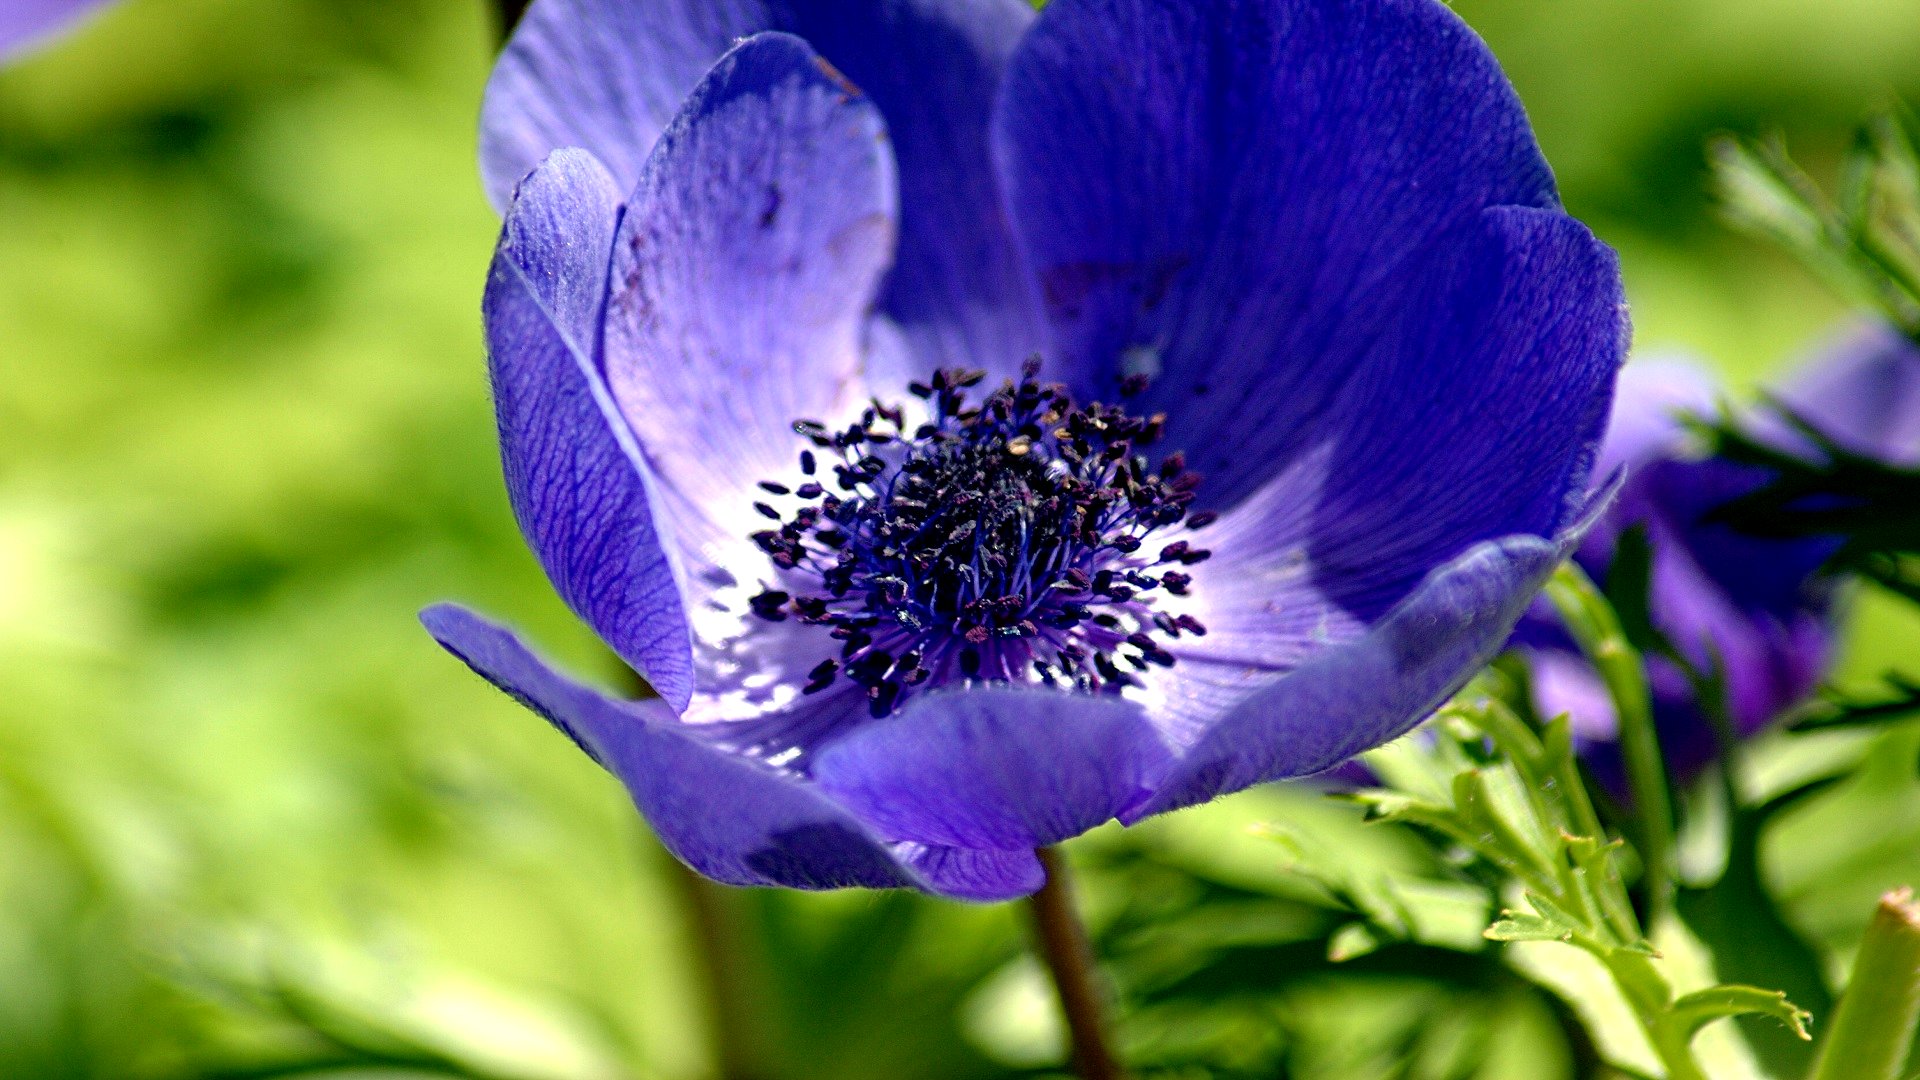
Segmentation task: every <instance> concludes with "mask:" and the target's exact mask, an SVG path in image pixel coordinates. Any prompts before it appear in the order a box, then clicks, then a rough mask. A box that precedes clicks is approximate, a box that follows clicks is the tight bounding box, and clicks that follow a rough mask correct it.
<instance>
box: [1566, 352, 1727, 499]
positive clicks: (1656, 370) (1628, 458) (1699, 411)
mask: <svg viewBox="0 0 1920 1080" xmlns="http://www.w3.org/2000/svg"><path fill="white" fill-rule="evenodd" d="M1719 405H1720V391H1719V388H1718V387H1717V386H1716V385H1715V383H1714V380H1713V376H1712V375H1710V374H1708V373H1707V372H1706V371H1704V370H1703V369H1701V368H1700V367H1698V366H1696V365H1694V364H1691V363H1687V362H1685V361H1680V360H1658V359H1653V360H1649V359H1636V360H1634V361H1633V362H1632V363H1629V364H1628V365H1627V366H1626V367H1623V368H1621V369H1620V378H1619V381H1618V382H1616V383H1615V384H1614V388H1613V413H1612V415H1611V416H1610V417H1608V419H1607V434H1606V438H1605V439H1604V440H1602V442H1601V444H1600V457H1599V460H1597V461H1596V462H1595V463H1594V468H1593V472H1594V475H1595V476H1609V475H1611V474H1612V473H1613V471H1614V470H1615V469H1620V468H1626V469H1627V470H1629V471H1632V470H1634V469H1638V468H1640V467H1642V466H1644V465H1646V464H1648V463H1650V462H1653V461H1656V460H1658V459H1660V458H1664V457H1671V456H1673V455H1674V454H1676V453H1679V452H1681V451H1682V450H1683V449H1684V447H1685V443H1686V438H1687V429H1686V426H1685V425H1684V424H1682V423H1681V418H1682V417H1685V416H1700V417H1706V418H1712V417H1713V416H1714V415H1715V414H1716V413H1717V412H1718V411H1719Z"/></svg>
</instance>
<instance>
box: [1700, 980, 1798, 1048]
mask: <svg viewBox="0 0 1920 1080" xmlns="http://www.w3.org/2000/svg"><path fill="white" fill-rule="evenodd" d="M1735 1016H1771V1017H1773V1018H1774V1019H1775V1020H1778V1021H1780V1022H1781V1023H1782V1024H1785V1025H1786V1026H1787V1027H1788V1028H1789V1029H1791V1030H1792V1032H1793V1033H1794V1034H1795V1035H1797V1036H1799V1037H1800V1038H1802V1039H1808V1040H1811V1039H1812V1038H1813V1036H1812V1034H1810V1033H1809V1032H1808V1031H1807V1021H1809V1020H1812V1019H1813V1014H1812V1013H1810V1012H1808V1011H1806V1010H1805V1009H1802V1008H1801V1007H1800V1006H1798V1005H1795V1004H1794V1003H1793V1002H1791V1001H1788V1000H1787V995H1786V994H1785V993H1783V992H1781V991H1779V990H1762V989H1760V988H1759V987H1757V986H1715V987H1711V988H1709V989H1706V990H1696V991H1694V992H1693V993H1691V994H1687V995H1686V996H1684V997H1682V998H1681V999H1680V1000H1678V1001H1676V1002H1674V1003H1673V1018H1674V1020H1675V1021H1676V1022H1677V1023H1679V1024H1680V1025H1681V1026H1682V1028H1683V1029H1684V1030H1685V1031H1686V1032H1687V1034H1689V1035H1691V1034H1693V1033H1694V1032H1696V1031H1699V1030H1700V1029H1701V1028H1703V1027H1705V1026H1706V1025H1708V1024H1711V1023H1713V1022H1714V1021H1715V1020H1724V1019H1727V1018H1729V1017H1735Z"/></svg>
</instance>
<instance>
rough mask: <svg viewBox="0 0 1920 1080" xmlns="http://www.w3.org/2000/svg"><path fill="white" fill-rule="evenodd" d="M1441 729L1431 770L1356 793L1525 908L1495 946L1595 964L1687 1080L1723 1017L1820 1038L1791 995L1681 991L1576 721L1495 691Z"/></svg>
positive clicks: (1377, 908) (1371, 912) (1494, 931)
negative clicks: (1535, 722)
mask: <svg viewBox="0 0 1920 1080" xmlns="http://www.w3.org/2000/svg"><path fill="white" fill-rule="evenodd" d="M1428 731H1429V734H1430V739H1431V743H1432V745H1431V747H1430V748H1429V749H1427V750H1426V751H1424V752H1423V753H1422V755H1421V759H1422V760H1420V761H1419V764H1420V765H1421V766H1423V768H1422V769H1421V772H1420V773H1419V774H1417V775H1411V774H1409V770H1408V768H1407V767H1406V765H1405V764H1403V766H1402V768H1400V769H1397V770H1392V771H1389V772H1388V776H1389V777H1393V776H1394V775H1395V773H1398V779H1397V780H1395V779H1389V781H1388V786H1387V787H1384V788H1378V789H1370V790H1364V791H1360V792H1357V793H1355V794H1354V795H1353V796H1352V797H1353V798H1354V799H1355V800H1356V801H1357V802H1359V803H1361V804H1362V805H1364V806H1365V807H1367V809H1368V811H1369V814H1370V816H1371V817H1372V818H1373V819H1375V820H1379V821H1386V822H1398V823H1404V824H1410V825H1413V826H1416V827H1418V828H1419V829H1421V830H1423V831H1424V832H1426V833H1428V834H1430V835H1431V836H1433V837H1434V838H1435V840H1436V842H1437V843H1439V844H1442V845H1444V846H1445V847H1447V848H1449V849H1453V850H1457V851H1459V852H1460V853H1461V854H1462V856H1463V857H1464V858H1467V859H1469V860H1471V863H1472V864H1473V865H1477V866H1479V867H1481V868H1483V869H1484V870H1485V871H1486V877H1485V880H1487V882H1488V889H1489V891H1490V893H1491V894H1492V895H1494V896H1498V897H1509V896H1511V897H1515V898H1517V899H1518V901H1520V902H1521V903H1522V904H1524V907H1516V908H1511V909H1508V910H1505V911H1503V912H1502V913H1501V914H1500V916H1499V917H1498V918H1497V919H1495V920H1494V921H1493V922H1492V924H1491V925H1489V926H1488V927H1487V928H1486V930H1485V931H1484V934H1485V936H1486V937H1487V938H1488V939H1489V940H1491V941H1497V942H1503V943H1515V942H1548V943H1554V944H1557V945H1562V946H1571V947H1573V948H1577V949H1580V950H1582V951H1584V952H1586V953H1587V954H1589V955H1590V956H1592V957H1593V958H1594V959H1595V960H1597V961H1598V962H1599V963H1600V965H1601V967H1602V968H1604V970H1605V971H1606V972H1607V973H1608V974H1609V975H1610V976H1611V977H1612V979H1613V981H1614V983H1615V985H1616V986H1617V987H1618V989H1619V991H1620V993H1621V995H1622V997H1623V998H1624V1000H1625V1001H1626V1003H1627V1005H1628V1006H1629V1009H1630V1011H1631V1015H1632V1017H1633V1019H1634V1020H1635V1021H1636V1022H1637V1023H1638V1025H1639V1028H1640V1034H1641V1035H1642V1036H1643V1037H1644V1038H1645V1040H1646V1042H1647V1044H1648V1045H1649V1046H1650V1047H1651V1048H1652V1050H1653V1052H1654V1054H1655V1055H1656V1057H1657V1058H1658V1060H1659V1061H1660V1063H1661V1066H1662V1067H1663V1068H1664V1070H1665V1072H1666V1074H1667V1075H1668V1076H1669V1077H1673V1078H1676V1080H1681V1078H1687V1077H1704V1076H1705V1075H1706V1073H1705V1072H1704V1071H1703V1070H1702V1069H1701V1066H1700V1065H1699V1063H1698V1062H1697V1061H1696V1060H1695V1058H1694V1056H1693V1053H1692V1050H1691V1044H1692V1041H1693V1037H1694V1035H1695V1034H1696V1033H1697V1032H1698V1031H1699V1029H1700V1028H1701V1027H1703V1026H1705V1025H1706V1024H1708V1023H1711V1022H1713V1021H1715V1020H1720V1019H1726V1018H1731V1017H1736V1016H1746V1015H1764V1016H1769V1017H1772V1018H1774V1019H1775V1020H1778V1021H1780V1022H1781V1023H1784V1024H1786V1025H1788V1027H1789V1028H1790V1029H1791V1030H1792V1031H1793V1032H1794V1033H1795V1034H1797V1035H1799V1036H1800V1037H1801V1038H1803V1039H1804V1038H1806V1037H1807V1032H1806V1027H1805V1024H1806V1021H1807V1020H1808V1019H1809V1016H1808V1014H1807V1013H1806V1012H1805V1011H1804V1010H1802V1009H1800V1008H1799V1007H1798V1006H1795V1005H1793V1004H1791V1003H1790V1002H1788V1001H1787V998H1786V995H1785V994H1784V993H1781V992H1779V991H1772V990H1762V989H1758V988H1755V987H1751V986H1738V985H1733V986H1729V985H1715V986H1709V987H1705V988H1702V989H1699V990H1694V991H1691V992H1688V993H1684V994H1682V993H1678V992H1676V990H1675V988H1674V987H1675V980H1674V978H1673V977H1672V976H1671V975H1670V974H1669V973H1668V972H1667V970H1666V968H1665V966H1664V965H1663V963H1662V956H1661V953H1660V951H1659V950H1658V949H1657V948H1656V947H1655V946H1654V944H1653V943H1652V941H1650V940H1649V937H1648V935H1647V933H1646V932H1645V931H1644V930H1643V929H1642V926H1641V922H1640V916H1639V915H1638V914H1637V913H1636V911H1635V909H1634V906H1633V904H1632V901H1631V899H1630V897H1629V896H1628V894H1627V889H1626V880H1625V874H1624V871H1623V860H1622V857H1621V856H1622V842H1621V841H1620V840H1618V839H1614V838H1610V837H1608V836H1607V834H1606V833H1605V831H1604V830H1603V829H1602V828H1601V825H1600V820H1599V817H1598V815H1597V813H1596V812H1595V810H1594V807H1593V804H1592V802H1591V800H1590V799H1589V798H1588V796H1587V793H1586V788H1585V785H1584V783H1583V781H1582V780H1581V777H1580V774H1579V770H1578V767H1577V765H1576V763H1575V759H1574V755H1573V748H1572V736H1571V731H1570V726H1569V724H1568V721H1567V719H1566V718H1565V717H1559V718H1556V719H1555V720H1553V721H1552V722H1551V723H1549V724H1548V725H1547V726H1546V727H1545V728H1544V729H1542V730H1539V731H1535V730H1534V729H1532V728H1530V727H1529V726H1528V725H1527V724H1526V723H1525V721H1523V720H1522V719H1521V717H1520V716H1519V715H1518V714H1516V713H1515V712H1514V711H1513V710H1512V709H1511V708H1510V707H1509V706H1508V705H1507V704H1505V703H1504V702H1503V701H1502V700H1501V699H1500V697H1499V696H1497V695H1496V694H1495V693H1493V692H1490V691H1489V690H1488V689H1486V688H1482V689H1481V690H1479V691H1469V692H1468V693H1467V694H1465V695H1463V696H1462V698H1460V699H1458V700H1456V701H1455V702H1454V704H1453V705H1451V706H1449V708H1448V709H1447V710H1445V711H1444V712H1443V713H1442V714H1441V717H1440V718H1439V720H1438V721H1437V722H1436V723H1435V724H1433V725H1431V726H1430V727H1429V729H1428ZM1298 865H1301V866H1302V867H1303V869H1307V868H1309V864H1298ZM1644 865H1645V864H1644V863H1643V864H1642V866H1643V867H1644ZM1322 872H1323V873H1324V871H1322ZM1323 881H1324V882H1325V883H1326V885H1327V887H1328V888H1329V889H1330V890H1332V891H1335V892H1336V894H1337V895H1351V894H1352V891H1353V890H1352V888H1351V886H1350V885H1349V884H1348V882H1347V879H1346V878H1345V877H1344V876H1334V877H1331V878H1323ZM1356 908H1357V910H1358V911H1359V912H1360V913H1361V914H1364V915H1366V916H1367V917H1368V924H1367V925H1368V926H1369V928H1370V929H1371V930H1372V931H1373V932H1374V933H1375V934H1376V935H1377V936H1383V937H1396V936H1397V937H1401V938H1404V937H1405V935H1406V930H1405V927H1406V921H1405V920H1404V919H1403V918H1401V917H1400V915H1401V912H1400V909H1398V908H1397V907H1395V906H1394V905H1391V904H1381V903H1377V902H1375V903H1365V904H1359V905H1356ZM1594 1035H1595V1042H1596V1043H1600V1044H1605V1043H1607V1042H1609V1041H1610V1040H1609V1039H1608V1038H1607V1036H1608V1035H1609V1033H1607V1032H1595V1033H1594ZM1614 1064H1616V1065H1619V1066H1621V1067H1630V1066H1629V1065H1628V1063H1625V1062H1615V1063H1614Z"/></svg>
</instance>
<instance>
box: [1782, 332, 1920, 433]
mask: <svg viewBox="0 0 1920 1080" xmlns="http://www.w3.org/2000/svg"><path fill="white" fill-rule="evenodd" d="M1780 399H1781V401H1782V402H1783V403H1784V404H1785V405H1786V406H1787V407H1788V408H1790V409H1792V410H1793V411H1794V412H1796V413H1798V414H1799V415H1800V416H1802V417H1804V418H1805V419H1807V420H1810V421H1812V422H1813V424H1814V425H1815V426H1816V427H1818V428H1820V430H1822V431H1823V432H1825V433H1826V434H1828V435H1830V436H1832V437H1834V438H1835V439H1836V440H1837V441H1838V442H1839V443H1840V445H1842V446H1844V447H1846V448H1848V449H1849V450H1853V451H1854V452H1856V453H1860V454H1866V455H1869V456H1872V457H1877V458H1879V459H1881V460H1883V461H1886V462H1889V463H1891V464H1895V465H1904V466H1907V467H1909V468H1914V467H1920V345H1915V344H1914V343H1913V342H1911V341H1908V340H1907V339H1906V338H1905V337H1903V336H1901V334H1900V333H1899V332H1898V331H1896V330H1894V329H1893V328H1892V327H1890V326H1887V325H1885V324H1884V323H1877V322H1876V323H1871V324H1869V325H1867V326H1863V327H1861V328H1859V329H1857V330H1855V331H1854V332H1853V333H1852V334H1850V335H1849V336H1848V337H1847V338H1845V339H1844V340H1842V341H1841V342H1840V343H1839V344H1837V345H1835V346H1834V347H1833V348H1831V349H1830V350H1828V352H1827V353H1826V355H1824V356H1822V357H1820V358H1819V359H1817V360H1815V361H1814V362H1812V363H1811V364H1808V365H1807V366H1806V368H1805V369H1803V371H1802V372H1801V373H1799V374H1798V375H1796V376H1795V377H1794V378H1793V379H1792V380H1791V381H1790V382H1788V384H1787V385H1786V386H1785V387H1784V388H1782V389H1781V391H1780ZM1763 412H1764V410H1763ZM1756 426H1760V427H1761V430H1763V431H1765V430H1769V426H1768V425H1764V424H1762V425H1756ZM1785 441H1786V442H1787V444H1788V445H1791V446H1796V447H1798V446H1803V445H1804V444H1805V440H1804V438H1802V437H1801V436H1799V435H1797V434H1796V435H1790V436H1787V437H1786V439H1785Z"/></svg>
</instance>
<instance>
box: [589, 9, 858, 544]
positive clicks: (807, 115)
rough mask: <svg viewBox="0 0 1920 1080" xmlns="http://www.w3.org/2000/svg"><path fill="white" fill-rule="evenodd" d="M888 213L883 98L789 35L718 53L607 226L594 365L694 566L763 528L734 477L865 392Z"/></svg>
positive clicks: (750, 475) (774, 471) (784, 457)
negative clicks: (608, 257)
mask: <svg viewBox="0 0 1920 1080" xmlns="http://www.w3.org/2000/svg"><path fill="white" fill-rule="evenodd" d="M893 221H894V189H893V166H892V159H891V158H890V157H889V156H888V153H887V147H886V133H885V130H884V128H883V126H882V124H881V121H880V114H879V112H878V111H877V110H876V109H874V107H873V106H872V104H871V103H869V102H868V101H867V100H866V99H864V98H862V97H860V96H859V94H858V92H857V91H855V90H853V88H852V87H850V86H848V85H847V83H846V81H845V80H844V79H842V78H840V77H839V75H838V74H837V73H836V72H834V71H833V69H832V68H830V67H826V66H825V65H823V64H822V63H821V62H820V59H819V57H817V56H815V55H814V53H813V50H812V49H810V48H808V46H807V45H806V43H805V42H803V41H801V40H800V39H798V38H795V37H790V36H787V35H785V34H761V35H759V36H757V37H753V38H749V39H748V40H747V41H746V42H744V43H742V44H741V45H740V46H739V47H738V48H736V49H734V50H733V51H732V52H730V53H728V54H727V56H726V57H725V58H724V59H722V60H721V61H720V62H719V63H718V64H716V65H714V68H713V70H712V72H711V73H710V74H709V75H708V76H707V78H706V79H705V80H704V81H703V82H702V83H701V84H700V86H699V88H697V89H696V90H695V91H694V93H693V95H692V96H691V97H690V98H688V100H687V104H686V108H685V110H684V111H683V112H682V113H681V114H680V116H679V117H678V118H677V119H676V120H675V121H674V122H673V124H672V125H671V126H670V127H669V128H668V129H667V131H666V133H665V134H664V135H662V136H661V138H660V142H659V144H658V145H657V146H656V148H655V150H654V153H653V156H652V157H651V158H650V159H649V160H648V162H647V167H646V170H645V173H644V174H643V175H642V176H641V178H640V183H639V186H638V188H637V189H636V190H635V192H634V195H633V198H632V199H631V200H630V201H629V205H628V208H627V213H626V216H625V217H624V218H623V219H622V221H621V224H620V229H619V234H618V236H617V237H616V238H615V241H614V256H613V275H612V279H611V285H610V292H609V296H608V301H607V318H606V339H605V351H604V359H603V363H604V365H605V371H606V375H607V382H608V385H609V386H611V388H612V390H613V395H614V399H615V400H616V401H617V402H618V403H619V405H620V408H621V411H622V412H623V413H624V414H625V415H626V417H627V420H628V422H629V423H630V424H631V425H632V427H633V430H634V432H635V433H636V434H637V435H638V436H639V439H640V443H641V445H642V446H643V447H644V448H645V453H646V456H647V461H648V464H649V466H650V467H651V469H652V471H653V474H654V475H655V476H656V477H657V478H658V479H659V480H660V481H661V484H660V491H661V493H662V500H661V501H662V505H663V510H664V511H665V512H666V513H667V515H668V516H669V519H670V520H671V521H672V522H673V524H674V532H675V534H676V535H677V536H678V537H679V538H680V539H681V542H682V543H683V544H684V545H685V549H686V554H687V558H688V560H689V572H690V575H693V576H695V577H698V576H699V575H700V573H701V571H702V570H707V571H711V572H712V573H714V574H719V575H723V576H724V575H725V574H726V570H725V564H726V562H727V560H726V559H725V558H723V557H722V556H721V552H722V551H723V550H725V549H727V548H728V547H729V545H744V544H745V541H746V537H747V536H748V535H749V534H751V533H752V532H754V531H756V530H757V529H761V528H765V527H766V522H765V521H764V520H762V519H761V518H759V517H758V516H756V514H755V512H754V510H753V507H752V503H753V502H754V500H755V499H756V498H760V497H761V496H750V495H748V494H747V493H748V492H750V491H751V490H752V489H753V485H754V483H755V482H756V481H760V480H764V479H771V478H773V477H776V476H783V477H784V476H788V475H791V474H792V473H794V472H795V470H796V466H795V464H794V462H795V459H796V455H797V454H798V452H799V449H800V447H801V446H802V445H803V444H802V443H801V442H800V441H799V440H798V438H796V436H795V435H794V434H793V431H792V428H791V425H792V423H793V422H794V421H795V420H796V419H800V418H802V417H807V418H814V419H820V420H825V421H829V422H831V421H833V420H836V419H840V418H842V417H843V416H845V414H846V413H847V412H848V410H849V409H850V408H852V407H856V406H857V404H858V403H859V402H861V401H862V400H863V399H864V396H865V394H864V390H863V387H862V384H861V381H860V368H861V353H862V347H863V330H864V324H865V321H866V313H867V310H868V308H869V306H870V305H871V303H872V301H873V297H874V292H875V289H876V288H877V286H878V282H879V278H880V275H881V273H882V271H883V270H884V269H885V267H886V262H887V257H888V255H889V253H890V252H891V248H892V242H893ZM747 551H749V552H751V553H752V554H753V555H754V556H755V557H754V558H753V564H754V565H764V564H765V562H766V560H765V558H764V556H759V555H758V553H757V552H756V551H754V549H752V548H751V547H750V546H748V547H747ZM696 564H697V565H696Z"/></svg>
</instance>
